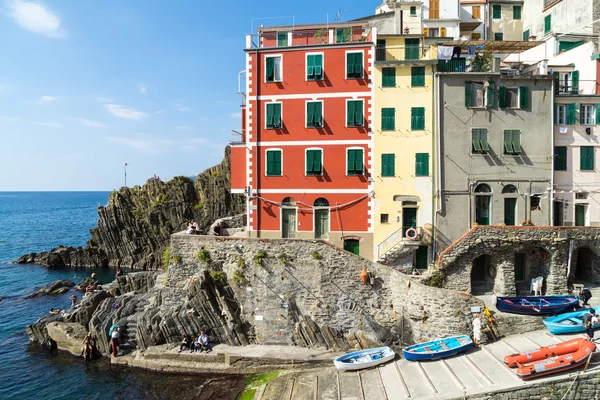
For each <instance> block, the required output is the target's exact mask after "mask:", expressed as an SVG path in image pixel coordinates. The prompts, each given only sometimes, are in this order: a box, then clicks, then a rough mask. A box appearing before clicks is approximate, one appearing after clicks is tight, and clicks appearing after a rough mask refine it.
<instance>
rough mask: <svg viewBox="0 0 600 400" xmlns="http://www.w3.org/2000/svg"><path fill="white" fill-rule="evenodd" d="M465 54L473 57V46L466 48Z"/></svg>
mask: <svg viewBox="0 0 600 400" xmlns="http://www.w3.org/2000/svg"><path fill="white" fill-rule="evenodd" d="M467 54H469V55H470V56H474V55H475V46H469V47H468V48H467Z"/></svg>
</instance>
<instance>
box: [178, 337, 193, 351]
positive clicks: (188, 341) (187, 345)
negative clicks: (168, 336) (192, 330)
mask: <svg viewBox="0 0 600 400" xmlns="http://www.w3.org/2000/svg"><path fill="white" fill-rule="evenodd" d="M191 348H192V338H191V337H190V335H185V336H184V337H183V340H182V341H181V344H180V345H179V352H180V353H181V352H182V351H183V350H190V349H191Z"/></svg>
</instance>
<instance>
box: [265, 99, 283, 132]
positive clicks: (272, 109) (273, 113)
mask: <svg viewBox="0 0 600 400" xmlns="http://www.w3.org/2000/svg"><path fill="white" fill-rule="evenodd" d="M280 128H281V103H267V129H280Z"/></svg>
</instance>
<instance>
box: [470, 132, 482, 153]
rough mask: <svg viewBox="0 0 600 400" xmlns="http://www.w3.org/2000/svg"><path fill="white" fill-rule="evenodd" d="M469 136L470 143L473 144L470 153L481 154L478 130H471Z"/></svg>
mask: <svg viewBox="0 0 600 400" xmlns="http://www.w3.org/2000/svg"><path fill="white" fill-rule="evenodd" d="M471 135H472V142H473V145H472V148H471V151H472V152H473V153H479V152H481V142H480V140H479V137H480V129H472V130H471Z"/></svg>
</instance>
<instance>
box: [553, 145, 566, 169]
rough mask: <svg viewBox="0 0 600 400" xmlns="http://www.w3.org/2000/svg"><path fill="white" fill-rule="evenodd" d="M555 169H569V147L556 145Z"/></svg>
mask: <svg viewBox="0 0 600 400" xmlns="http://www.w3.org/2000/svg"><path fill="white" fill-rule="evenodd" d="M554 170H555V171H566V170H567V147H566V146H556V147H554Z"/></svg>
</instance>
